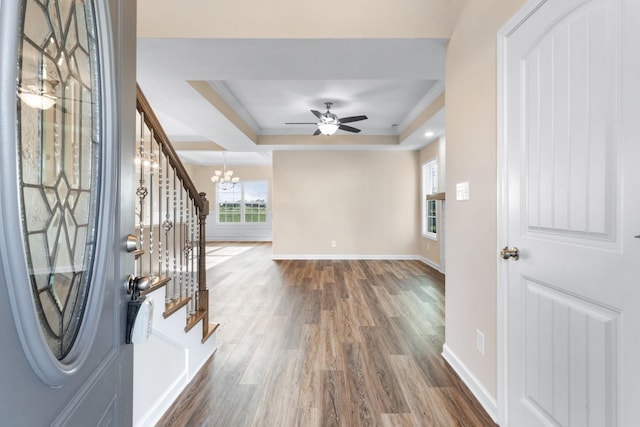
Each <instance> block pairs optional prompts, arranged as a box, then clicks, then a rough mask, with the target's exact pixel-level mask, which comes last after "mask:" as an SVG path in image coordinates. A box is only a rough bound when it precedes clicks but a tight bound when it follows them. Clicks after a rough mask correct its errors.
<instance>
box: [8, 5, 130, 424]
mask: <svg viewBox="0 0 640 427" xmlns="http://www.w3.org/2000/svg"><path fill="white" fill-rule="evenodd" d="M86 3H87V2H68V1H61V2H59V4H58V2H56V1H53V0H52V1H50V2H42V3H40V2H37V1H34V0H29V1H28V2H27V7H26V10H27V13H28V14H29V16H30V17H33V16H35V17H36V18H34V19H37V20H40V21H42V20H43V19H44V22H45V23H46V24H47V25H45V26H44V28H45V29H46V28H47V27H49V28H50V29H51V31H53V32H55V36H54V37H52V38H54V39H56V40H65V43H68V44H69V45H68V46H72V45H73V44H74V43H78V46H81V47H77V49H81V48H86V47H82V44H83V43H82V41H79V40H77V39H75V37H76V35H77V34H76V33H75V32H74V31H71V30H65V31H60V27H61V26H62V27H64V28H67V29H69V28H73V29H76V28H78V25H77V22H76V20H77V19H80V18H77V16H78V15H73V14H72V13H70V11H71V10H72V8H73V7H76V6H78V7H83V6H82V5H83V4H86ZM45 4H46V5H47V6H46V9H45V7H44V5H45ZM20 10H21V7H20V2H18V1H6V0H2V2H0V52H1V55H2V57H3V58H4V59H7V60H6V61H5V60H3V61H2V63H0V156H2V158H3V159H5V160H4V161H3V168H2V169H0V186H1V190H2V191H0V278H1V279H0V281H1V283H0V324H1V325H2V327H1V328H0V345H2V351H0V412H1V413H2V425H3V426H14V425H15V426H23V425H29V426H45V425H46V426H49V425H52V426H89V425H91V426H93V425H100V426H102V425H104V426H106V425H111V426H114V425H123V426H126V425H130V423H131V413H132V411H131V401H132V375H131V369H132V365H133V361H132V355H133V349H132V347H131V346H126V345H124V330H125V327H124V318H125V312H126V300H127V296H126V293H125V292H124V287H123V283H124V280H125V279H124V278H125V277H126V276H128V274H129V273H131V272H133V261H134V260H133V257H132V256H131V255H129V254H126V253H125V252H124V247H123V237H124V236H125V235H126V234H128V233H129V232H131V231H132V230H133V212H134V207H133V202H134V200H133V197H130V198H127V197H125V198H121V197H119V195H120V194H121V191H120V188H121V186H122V185H123V184H122V182H125V183H126V182H132V175H133V162H131V161H130V159H132V158H133V149H131V150H127V149H123V147H122V146H121V144H120V141H122V140H130V139H131V137H132V135H133V131H134V127H133V122H134V120H135V110H134V109H135V77H134V76H135V68H133V69H132V68H131V67H135V2H126V1H121V2H120V1H115V0H114V1H112V2H109V3H107V2H100V1H97V2H95V10H96V17H97V20H98V22H99V24H98V29H97V31H94V33H95V34H92V35H91V36H92V37H97V38H98V39H99V45H100V57H101V62H102V65H101V69H100V72H101V73H100V74H101V79H102V80H101V82H102V84H101V85H100V90H101V91H102V96H103V98H104V100H105V102H104V103H102V104H101V110H99V111H98V112H97V113H96V114H98V115H99V116H100V117H101V118H102V126H101V127H100V128H99V129H98V130H97V131H96V132H97V133H99V134H100V141H99V145H100V147H101V148H99V149H100V150H102V159H101V161H100V170H101V172H100V177H99V179H100V182H101V185H102V197H101V199H100V202H99V219H98V223H97V225H96V229H97V232H96V238H95V239H92V240H94V241H92V242H91V244H95V245H96V255H95V261H94V266H93V268H92V271H91V272H92V280H91V283H90V290H89V298H88V302H87V305H86V308H85V309H84V310H83V314H82V318H83V324H82V326H81V327H80V330H79V333H78V336H77V338H76V340H75V344H73V346H72V347H71V348H70V351H68V352H67V351H66V350H64V351H62V352H59V353H57V354H56V353H54V352H53V351H51V350H50V347H52V348H53V349H55V348H57V345H53V346H49V345H48V344H47V338H46V337H45V335H46V334H44V333H42V332H41V330H40V324H39V323H38V317H37V315H36V305H35V303H34V300H33V298H34V297H33V294H32V292H31V289H30V287H31V285H32V283H30V281H29V274H30V273H31V274H34V273H35V272H38V274H37V275H38V276H39V272H42V271H43V270H42V269H50V270H51V268H52V265H55V266H58V267H60V268H59V269H58V270H59V271H62V270H64V267H65V266H68V265H70V264H72V263H75V264H78V262H79V259H80V258H79V255H78V253H75V254H72V253H71V252H70V251H69V249H68V246H73V242H72V240H73V239H72V238H71V235H72V234H73V235H75V234H76V230H77V227H78V225H77V224H78V217H82V215H83V214H82V212H80V211H76V212H73V213H74V214H75V218H74V215H71V214H69V213H68V212H66V211H70V210H72V209H74V206H75V202H74V201H73V200H77V195H76V196H72V195H71V192H70V191H67V189H66V188H67V185H69V186H71V187H72V186H73V184H70V182H71V181H72V180H74V179H75V177H77V178H78V179H79V180H82V179H83V175H82V171H79V170H78V168H77V167H76V165H77V162H74V160H73V159H74V156H80V157H81V156H82V155H83V153H84V155H88V154H89V153H88V152H75V153H73V148H67V149H62V150H60V149H59V147H63V146H66V147H77V145H74V143H73V142H71V143H69V144H67V142H68V141H67V140H65V142H64V143H62V144H59V141H60V140H59V139H58V140H57V139H56V138H73V136H71V135H72V134H73V135H77V133H75V131H76V130H77V129H78V128H79V127H81V124H80V122H78V121H76V118H78V119H77V120H82V119H80V118H79V117H80V115H77V116H74V112H73V111H72V108H75V107H77V105H75V104H74V105H75V106H74V107H72V106H71V104H73V102H71V100H73V99H75V98H73V94H74V93H79V92H75V91H74V89H69V88H66V89H65V90H62V89H60V88H59V89H58V91H57V92H56V94H55V96H56V97H57V100H56V104H57V106H55V107H52V108H53V109H50V110H46V111H49V112H48V113H44V112H39V111H38V110H39V108H38V109H36V107H33V108H32V107H30V106H25V105H24V104H23V103H24V102H26V101H24V99H23V98H20V99H18V97H17V90H16V82H17V81H21V79H17V78H16V77H17V70H16V64H18V62H17V60H10V58H18V50H17V48H18V46H19V43H18V42H17V40H18V39H17V37H18V35H19V34H18V23H19V22H20V21H21V19H20V13H21V12H20ZM48 14H49V15H50V17H49V18H45V17H46V16H48ZM65 17H67V18H66V22H65ZM69 17H70V18H69ZM48 19H49V20H53V22H54V23H55V24H57V25H54V24H51V21H47V20H48ZM70 22H71V24H70ZM49 24H51V25H49ZM42 29H43V26H35V27H29V31H30V32H31V35H32V36H33V37H34V38H38V37H40V36H42V37H40V38H41V39H42V40H43V43H45V42H47V41H48V40H50V39H49V38H48V37H47V34H46V31H45V33H42V34H40V33H38V31H39V30H42ZM112 30H113V31H112ZM51 44H52V46H53V45H55V43H51ZM47 49H48V50H47V51H46V55H45V56H46V59H45V60H44V62H46V63H47V65H46V67H47V69H48V70H49V73H51V72H52V69H53V68H55V67H56V64H58V66H59V70H60V71H59V72H60V76H61V77H63V76H68V74H67V72H70V73H74V72H75V73H76V74H79V73H80V72H81V71H80V70H79V69H78V68H76V67H77V65H76V62H73V61H75V59H74V60H73V61H71V62H70V64H71V65H69V68H68V69H67V68H66V67H65V61H67V58H66V57H65V56H62V55H60V54H59V52H60V51H61V49H58V48H54V47H48V48H47ZM76 53H77V55H79V56H82V55H83V53H82V52H79V51H76ZM40 58H42V57H40ZM54 60H55V61H54ZM39 61H41V62H43V61H42V59H39ZM60 64H62V65H60ZM122 64H126V67H127V68H124V66H123V65H122ZM130 64H133V65H130ZM38 65H39V64H38ZM43 68H44V67H43ZM43 74H44V72H43ZM18 77H19V76H18ZM64 78H66V77H64ZM64 78H63V80H64ZM81 78H85V79H86V78H88V76H87V75H82V76H81ZM116 82H118V85H116ZM70 86H73V83H71V84H70ZM21 87H22V86H21ZM67 89H68V90H69V91H68V92H65V91H66V90H67ZM132 89H133V90H132ZM63 93H66V94H67V95H70V97H71V98H70V99H71V100H70V101H69V103H68V104H67V101H63V100H66V99H67V98H68V97H67V96H66V95H65V96H63V95H62V94H63ZM91 104H92V103H85V104H83V106H82V107H80V110H83V109H84V108H85V106H86V105H91ZM67 105H68V108H67ZM18 108H23V109H24V111H26V112H27V115H29V114H31V115H32V116H35V119H34V117H32V116H30V117H31V120H32V122H31V125H29V126H26V127H25V129H23V131H24V132H26V137H27V138H28V140H27V142H26V145H25V147H27V152H26V153H25V152H24V149H23V150H22V151H21V152H18V147H19V144H17V143H16V138H18V135H19V131H20V130H21V129H20V128H19V127H18V126H17V123H20V116H19V115H18V114H17V112H18V111H19V110H18ZM28 108H32V109H31V110H28ZM41 111H45V110H41ZM87 111H90V110H87ZM76 112H79V113H80V111H78V110H76ZM81 113H82V114H85V115H84V117H87V116H86V111H84V110H83V111H82V112H81ZM43 114H53V115H56V114H59V115H63V116H64V117H66V118H65V119H64V121H63V122H58V123H62V124H60V125H59V126H60V127H59V129H55V128H49V129H45V130H43V129H38V127H37V126H38V125H37V124H36V125H35V126H34V125H33V123H34V120H35V122H37V121H38V120H39V119H38V117H39V115H43ZM89 114H90V113H89ZM126 114H128V115H130V117H128V116H126ZM43 132H52V133H53V135H55V136H54V137H53V139H46V138H47V135H51V133H49V134H47V135H45V136H43ZM93 135H94V137H95V135H96V134H93ZM34 141H36V145H33V144H31V145H29V144H30V143H33V142H34ZM38 141H41V145H38ZM42 141H45V142H42ZM49 143H50V144H49ZM65 144H66V145H65ZM29 147H31V148H33V150H31V151H29ZM39 147H44V149H45V150H50V152H49V151H47V152H46V153H38V150H40V148H39ZM41 154H44V156H43V157H42V158H43V160H42V163H41V164H42V168H41V169H42V171H44V172H43V173H42V175H41V177H40V176H39V175H38V174H39V173H40V172H38V171H33V170H30V169H29V170H26V172H25V171H23V170H21V168H20V162H19V161H11V159H20V158H21V157H22V156H24V155H28V156H29V155H38V156H40V155H41ZM59 159H64V160H59ZM47 162H51V165H54V164H57V165H63V167H62V169H58V170H56V169H55V168H56V167H57V166H51V167H50V166H49V164H48V163H47ZM56 162H57V163H56ZM27 163H28V162H25V164H27ZM30 164H38V163H30ZM121 165H124V166H122V167H121ZM52 168H53V169H52ZM22 172H25V173H24V177H25V178H26V181H29V180H32V181H33V182H31V184H34V183H35V184H38V185H42V184H43V183H44V184H45V185H49V181H48V180H49V179H50V178H55V179H56V181H54V184H55V183H57V186H56V187H57V188H56V189H57V190H59V194H58V196H52V198H48V197H45V198H41V199H39V200H38V199H37V198H36V197H35V196H36V195H38V196H41V195H42V194H43V193H42V192H40V190H38V191H36V193H35V194H34V195H33V197H31V196H30V194H31V193H29V191H32V190H27V191H26V192H25V193H24V194H25V204H26V205H29V206H32V207H33V206H34V204H35V207H36V211H38V209H40V211H42V209H44V210H45V212H44V213H46V214H48V215H45V216H48V217H49V219H47V221H46V224H44V223H42V221H40V222H39V219H38V215H35V216H34V215H30V214H26V215H25V221H24V222H23V221H22V218H21V209H20V206H21V205H20V197H21V194H22V193H21V192H22V190H23V188H24V187H21V186H20V185H19V184H18V182H19V181H18V177H19V174H20V173H22ZM33 172H35V173H33ZM85 172H86V171H85ZM49 173H51V174H50V175H49ZM61 173H62V175H60V174H61ZM94 174H95V173H94ZM60 176H62V177H63V178H62V179H61V180H60V178H59V177H60ZM87 178H88V177H87ZM65 180H66V181H65ZM70 180H71V181H70ZM23 182H24V181H23ZM129 185H130V186H131V185H132V184H129ZM81 190H83V188H80V189H78V190H77V191H78V192H81ZM43 191H44V194H45V195H49V193H51V191H49V190H48V189H47V190H46V191H45V190H43ZM51 194H53V193H51ZM123 194H133V192H132V191H129V192H125V193H123ZM56 197H57V198H56ZM74 197H75V198H74ZM49 209H50V210H51V211H53V212H65V214H59V215H58V214H55V213H54V214H51V211H47V210H49ZM122 212H124V213H125V215H127V216H125V218H124V219H121V216H122ZM114 213H115V214H114ZM51 218H52V219H51ZM56 218H57V219H56ZM61 222H65V223H64V226H61V225H60V224H61ZM23 227H33V228H34V229H37V230H40V231H37V232H36V233H35V234H34V235H36V234H37V235H38V236H40V237H39V238H40V239H41V240H44V241H41V242H40V243H41V244H40V245H39V247H40V248H44V250H45V251H47V250H48V251H49V255H50V254H53V253H55V251H56V250H58V249H59V248H57V247H56V246H57V245H55V244H53V243H51V241H47V239H52V238H53V236H54V235H57V234H59V233H63V235H64V236H65V237H66V238H67V239H66V240H67V242H68V245H67V249H66V252H65V251H63V256H62V258H57V257H54V261H55V262H53V264H52V261H51V260H49V261H48V262H49V263H48V264H45V263H41V264H38V265H36V264H37V262H39V260H40V261H41V258H34V259H35V260H36V262H35V263H34V262H31V263H29V262H28V260H27V256H26V255H25V253H26V250H27V249H26V248H25V246H26V245H27V243H23V238H22V236H23V231H24V230H23ZM45 228H46V229H50V230H54V231H50V232H42V230H43V229H45ZM60 230H62V231H60ZM27 233H28V232H27ZM76 239H77V237H76ZM24 242H29V240H28V239H25V240H24ZM40 267H42V269H39V268H40ZM51 272H53V270H51ZM51 276H52V277H53V275H52V274H51ZM63 276H64V275H63ZM34 283H35V286H37V287H38V289H43V288H46V287H47V286H51V289H50V290H49V291H48V292H47V294H46V295H49V296H52V297H51V300H52V301H53V302H52V303H49V305H47V306H46V308H47V310H49V311H47V310H45V313H44V315H45V316H53V315H54V314H55V311H51V310H50V309H56V308H64V304H63V301H66V302H67V303H69V301H74V299H73V298H67V297H66V296H68V295H67V294H65V293H64V292H65V286H66V284H65V283H64V282H62V281H55V280H54V279H53V278H50V281H49V283H47V281H46V280H45V281H43V280H41V278H40V277H37V278H36V280H35V281H34ZM65 295H66V296H65ZM56 296H57V297H60V298H59V299H58V300H56ZM61 311H62V310H61ZM51 319H53V317H49V318H48V320H51ZM52 323H53V324H55V322H54V321H52ZM49 342H51V340H49Z"/></svg>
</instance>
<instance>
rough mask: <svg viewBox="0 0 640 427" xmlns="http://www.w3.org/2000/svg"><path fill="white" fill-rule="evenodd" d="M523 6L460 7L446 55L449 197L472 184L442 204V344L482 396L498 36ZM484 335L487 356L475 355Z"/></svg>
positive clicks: (492, 321) (504, 2) (491, 297)
mask: <svg viewBox="0 0 640 427" xmlns="http://www.w3.org/2000/svg"><path fill="white" fill-rule="evenodd" d="M524 3H525V1H524V0H485V1H482V2H477V1H465V2H460V3H459V10H458V12H459V13H458V17H457V19H456V24H455V26H454V30H453V34H452V36H451V39H450V41H449V43H448V46H447V51H446V92H445V93H446V108H447V114H446V135H447V157H446V167H447V194H448V195H455V194H456V183H460V182H467V181H468V182H469V193H470V198H469V200H468V201H456V200H455V198H454V197H452V198H450V199H449V201H448V203H447V237H446V250H445V254H446V260H447V292H446V337H445V340H446V346H447V349H448V350H450V351H451V353H453V354H454V355H455V356H456V358H457V359H458V360H459V361H460V362H461V363H462V364H463V365H464V366H465V368H466V369H467V370H468V372H467V373H468V374H470V375H472V377H473V378H475V380H477V382H478V383H479V385H481V386H482V387H483V388H484V389H485V391H486V392H487V393H488V394H490V395H492V397H493V398H495V396H496V393H497V354H496V345H497V332H496V328H497V315H496V313H497V301H496V293H497V289H496V288H497V261H498V254H497V250H496V248H497V241H496V237H497V234H496V233H497V224H496V223H497V207H496V203H497V176H496V174H497V160H496V153H497V112H496V110H497V82H496V80H497V74H496V72H497V64H496V61H497V48H496V34H497V32H498V30H499V29H500V28H501V27H502V25H504V23H505V22H506V21H507V20H508V19H509V18H510V17H511V16H512V15H513V14H514V13H515V12H516V11H517V10H518V9H519V8H520V7H521V6H522V5H523V4H524ZM476 330H479V331H481V332H482V333H483V334H484V339H485V342H484V349H485V352H484V355H482V354H481V353H480V352H479V351H478V350H477V349H476Z"/></svg>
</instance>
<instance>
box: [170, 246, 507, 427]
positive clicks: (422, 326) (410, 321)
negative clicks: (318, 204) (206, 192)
mask: <svg viewBox="0 0 640 427" xmlns="http://www.w3.org/2000/svg"><path fill="white" fill-rule="evenodd" d="M208 249H209V252H210V257H209V262H210V264H211V265H213V267H211V268H210V269H209V271H208V283H209V288H210V289H211V300H212V304H211V308H212V318H211V321H213V322H218V323H220V328H219V329H218V331H219V332H218V343H219V348H218V350H217V352H216V353H215V355H214V357H212V358H211V359H210V360H209V361H208V362H207V364H206V365H205V366H204V368H203V369H202V371H201V372H200V373H199V374H198V376H197V377H196V378H195V379H194V380H193V382H192V383H191V384H190V385H189V386H188V387H187V389H186V390H185V391H184V392H183V394H182V395H181V397H180V398H179V399H178V400H177V401H176V402H175V403H174V405H173V406H172V407H171V408H170V409H169V411H168V412H167V413H166V414H165V415H164V417H163V418H162V420H161V421H160V422H159V423H158V426H221V427H243V426H260V427H288V426H305V427H306V426H312V427H328V426H344V427H356V426H465V427H467V426H494V425H495V424H493V422H492V421H491V419H490V418H489V417H488V416H487V414H486V413H485V412H484V410H483V409H482V407H481V406H480V405H479V404H478V403H477V401H476V400H475V398H474V397H473V396H472V394H471V393H470V392H469V390H468V389H467V388H466V387H465V386H464V384H462V382H461V381H460V380H459V379H458V377H457V376H456V375H455V373H454V372H453V371H452V370H451V368H449V366H448V365H447V363H446V362H445V361H444V360H443V359H442V357H441V356H440V353H441V351H442V344H443V341H444V280H443V277H442V276H441V275H440V274H439V273H437V272H435V271H434V270H431V269H430V268H428V267H426V266H425V265H424V264H422V263H420V262H418V261H272V260H271V245H270V244H265V243H251V244H248V243H245V244H221V245H212V246H210V247H209V248H208Z"/></svg>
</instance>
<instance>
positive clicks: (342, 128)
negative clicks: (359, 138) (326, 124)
mask: <svg viewBox="0 0 640 427" xmlns="http://www.w3.org/2000/svg"><path fill="white" fill-rule="evenodd" d="M338 129H340V130H346V131H347V132H353V133H358V132H360V129H356V128H354V127H351V126H347V125H340V126H339V127H338Z"/></svg>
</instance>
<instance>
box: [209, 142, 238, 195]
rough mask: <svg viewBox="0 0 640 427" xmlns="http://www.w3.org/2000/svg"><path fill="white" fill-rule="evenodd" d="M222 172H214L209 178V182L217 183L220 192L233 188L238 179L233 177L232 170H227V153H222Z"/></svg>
mask: <svg viewBox="0 0 640 427" xmlns="http://www.w3.org/2000/svg"><path fill="white" fill-rule="evenodd" d="M222 159H223V162H222V170H216V171H215V172H214V173H213V176H212V177H211V182H213V183H214V184H215V183H217V184H218V187H219V188H220V189H222V190H229V189H231V188H233V187H235V185H236V183H237V182H238V181H240V178H238V177H237V176H233V171H232V170H227V152H226V151H223V152H222Z"/></svg>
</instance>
